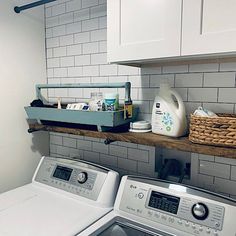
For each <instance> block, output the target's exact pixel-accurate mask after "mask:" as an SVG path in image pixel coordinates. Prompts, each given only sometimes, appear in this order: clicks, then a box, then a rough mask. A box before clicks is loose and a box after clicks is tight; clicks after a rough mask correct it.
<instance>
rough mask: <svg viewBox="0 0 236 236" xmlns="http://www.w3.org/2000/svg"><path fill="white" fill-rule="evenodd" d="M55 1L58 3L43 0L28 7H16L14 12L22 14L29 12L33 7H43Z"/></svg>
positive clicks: (51, 0)
mask: <svg viewBox="0 0 236 236" xmlns="http://www.w3.org/2000/svg"><path fill="white" fill-rule="evenodd" d="M54 1H56V0H41V1H37V2H32V3H29V4H27V5H23V6H21V7H18V6H16V7H14V11H15V13H20V12H21V11H24V10H27V9H30V8H33V7H37V6H41V5H43V4H46V3H49V2H54Z"/></svg>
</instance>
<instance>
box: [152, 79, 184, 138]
mask: <svg viewBox="0 0 236 236" xmlns="http://www.w3.org/2000/svg"><path fill="white" fill-rule="evenodd" d="M152 132H153V133H156V134H162V135H166V136H171V137H180V136H183V135H185V134H186V132H187V120H186V112H185V107H184V103H183V100H182V98H181V97H180V95H179V94H178V93H177V92H176V91H175V90H174V89H172V88H171V87H170V85H169V84H168V83H163V82H161V84H160V90H159V93H158V95H157V96H156V98H155V101H154V104H153V109H152Z"/></svg>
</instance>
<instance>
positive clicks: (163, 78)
mask: <svg viewBox="0 0 236 236" xmlns="http://www.w3.org/2000/svg"><path fill="white" fill-rule="evenodd" d="M161 82H164V83H168V84H169V85H170V86H171V87H174V84H175V78H174V74H166V75H150V87H151V88H154V87H160V84H161Z"/></svg>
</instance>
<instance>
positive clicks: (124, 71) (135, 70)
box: [118, 65, 140, 75]
mask: <svg viewBox="0 0 236 236" xmlns="http://www.w3.org/2000/svg"><path fill="white" fill-rule="evenodd" d="M139 73H140V68H139V67H135V66H124V65H118V75H139Z"/></svg>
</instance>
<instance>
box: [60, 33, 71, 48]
mask: <svg viewBox="0 0 236 236" xmlns="http://www.w3.org/2000/svg"><path fill="white" fill-rule="evenodd" d="M59 41H60V46H66V45H71V44H73V41H74V38H73V35H72V34H70V35H65V36H61V37H60V38H59Z"/></svg>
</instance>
